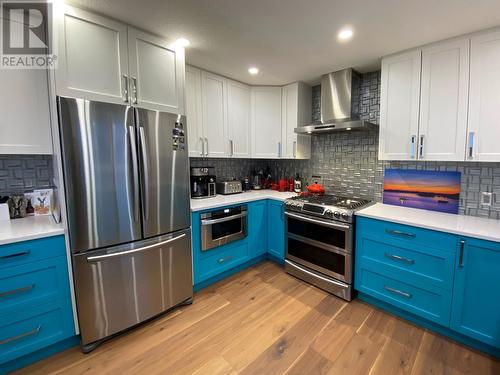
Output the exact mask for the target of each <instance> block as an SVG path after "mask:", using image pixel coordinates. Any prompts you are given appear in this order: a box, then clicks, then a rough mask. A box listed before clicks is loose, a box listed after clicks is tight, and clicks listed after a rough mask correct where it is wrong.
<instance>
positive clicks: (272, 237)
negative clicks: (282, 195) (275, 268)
mask: <svg viewBox="0 0 500 375" xmlns="http://www.w3.org/2000/svg"><path fill="white" fill-rule="evenodd" d="M267 219H268V225H267V231H268V236H267V239H268V241H267V251H268V253H269V254H270V255H272V256H273V257H274V258H276V259H277V260H279V261H282V262H284V261H285V220H284V211H283V202H280V201H275V200H268V201H267Z"/></svg>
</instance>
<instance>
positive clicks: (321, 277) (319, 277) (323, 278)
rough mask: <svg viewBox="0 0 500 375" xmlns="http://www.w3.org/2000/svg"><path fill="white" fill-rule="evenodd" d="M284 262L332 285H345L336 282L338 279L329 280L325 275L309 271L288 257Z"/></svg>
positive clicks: (344, 285) (343, 286)
mask: <svg viewBox="0 0 500 375" xmlns="http://www.w3.org/2000/svg"><path fill="white" fill-rule="evenodd" d="M285 263H286V264H288V265H289V266H291V267H294V268H296V269H298V270H299V271H302V272H304V273H307V274H308V275H310V276H313V277H316V278H318V279H321V280H323V281H326V282H327V283H330V284H334V285H337V286H340V287H342V288H345V287H346V284H344V283H341V282H338V281H335V280H331V279H327V278H326V277H323V276H321V275H318V274H317V273H313V272H311V271H309V270H306V269H305V268H303V267H301V266H299V265H298V264H295V263H292V262H290V261H289V260H288V259H285Z"/></svg>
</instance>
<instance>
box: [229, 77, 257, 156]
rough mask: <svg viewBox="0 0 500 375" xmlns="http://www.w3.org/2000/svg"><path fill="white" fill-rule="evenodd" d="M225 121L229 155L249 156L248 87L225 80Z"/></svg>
mask: <svg viewBox="0 0 500 375" xmlns="http://www.w3.org/2000/svg"><path fill="white" fill-rule="evenodd" d="M227 121H228V135H229V156H232V157H237V158H249V157H250V155H251V149H250V144H251V142H250V138H251V132H250V87H249V86H247V85H244V84H242V83H239V82H235V81H231V80H228V81H227Z"/></svg>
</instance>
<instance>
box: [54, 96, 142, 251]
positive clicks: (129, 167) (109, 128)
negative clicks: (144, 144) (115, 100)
mask: <svg viewBox="0 0 500 375" xmlns="http://www.w3.org/2000/svg"><path fill="white" fill-rule="evenodd" d="M58 110H59V126H60V132H61V145H62V159H63V171H64V177H65V188H66V198H67V200H66V201H67V213H68V226H69V238H70V244H71V250H72V251H73V252H84V251H88V250H91V249H95V248H101V247H107V246H114V245H117V244H120V243H125V242H131V241H134V240H138V239H141V237H142V234H141V221H140V211H139V210H140V207H139V204H140V197H139V189H140V186H139V176H138V175H139V170H138V163H137V153H136V133H135V127H134V121H135V120H134V110H133V108H132V107H129V106H126V105H118V104H110V103H101V102H93V101H89V100H83V99H75V98H66V97H58Z"/></svg>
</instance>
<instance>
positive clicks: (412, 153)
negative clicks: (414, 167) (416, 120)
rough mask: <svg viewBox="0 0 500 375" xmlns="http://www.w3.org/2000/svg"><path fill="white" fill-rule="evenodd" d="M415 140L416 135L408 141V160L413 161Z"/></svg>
mask: <svg viewBox="0 0 500 375" xmlns="http://www.w3.org/2000/svg"><path fill="white" fill-rule="evenodd" d="M416 139H417V136H416V135H412V136H411V141H410V145H411V148H410V159H415V140H416Z"/></svg>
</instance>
